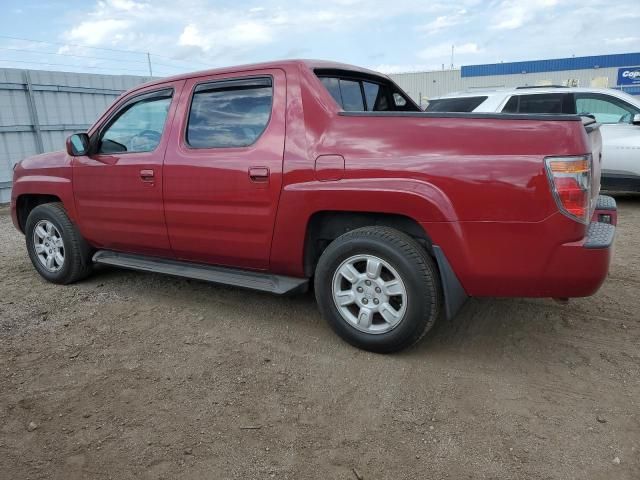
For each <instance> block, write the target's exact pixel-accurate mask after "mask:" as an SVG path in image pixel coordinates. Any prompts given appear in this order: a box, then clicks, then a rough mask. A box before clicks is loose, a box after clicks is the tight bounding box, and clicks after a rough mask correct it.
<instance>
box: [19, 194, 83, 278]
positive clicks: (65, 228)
mask: <svg viewBox="0 0 640 480" xmlns="http://www.w3.org/2000/svg"><path fill="white" fill-rule="evenodd" d="M44 220H48V221H49V222H51V223H52V224H53V225H54V226H55V228H56V229H57V230H58V232H59V233H60V235H61V237H62V240H63V242H64V249H63V253H64V262H62V266H61V268H60V269H59V270H58V271H55V272H52V271H49V270H47V268H46V267H45V266H44V265H42V263H41V262H40V260H39V259H38V254H37V253H36V251H35V246H34V230H35V228H36V225H38V223H39V222H41V221H44ZM25 240H26V243H27V252H28V253H29V258H30V259H31V263H33V266H34V267H35V269H36V270H37V271H38V273H39V274H40V275H41V276H42V277H43V278H44V279H46V280H48V281H50V282H52V283H58V284H65V285H66V284H69V283H73V282H77V281H78V280H81V279H83V278H84V277H86V276H87V275H89V273H91V268H92V262H91V247H90V246H89V245H88V244H87V242H86V241H85V240H84V238H82V236H81V235H80V232H79V231H78V229H77V228H76V227H75V225H74V224H73V223H72V222H71V220H70V219H69V217H68V215H67V212H66V211H65V209H64V207H63V206H62V203H46V204H43V205H38V206H37V207H36V208H34V209H33V210H32V211H31V213H30V214H29V217H28V218H27V223H26V225H25Z"/></svg>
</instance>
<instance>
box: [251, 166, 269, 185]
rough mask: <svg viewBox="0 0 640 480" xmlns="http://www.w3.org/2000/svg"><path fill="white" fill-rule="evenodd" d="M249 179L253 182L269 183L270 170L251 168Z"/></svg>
mask: <svg viewBox="0 0 640 480" xmlns="http://www.w3.org/2000/svg"><path fill="white" fill-rule="evenodd" d="M249 178H250V179H251V181H252V182H262V183H264V182H268V181H269V169H268V168H267V167H249Z"/></svg>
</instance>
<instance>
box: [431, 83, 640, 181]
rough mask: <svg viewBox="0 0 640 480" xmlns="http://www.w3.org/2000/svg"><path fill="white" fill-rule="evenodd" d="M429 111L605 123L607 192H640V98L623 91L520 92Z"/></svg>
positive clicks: (471, 97) (467, 95)
mask: <svg viewBox="0 0 640 480" xmlns="http://www.w3.org/2000/svg"><path fill="white" fill-rule="evenodd" d="M425 111H427V112H492V113H495V112H502V113H539V114H589V115H593V116H594V117H595V119H596V121H598V122H599V123H601V124H602V125H601V127H600V132H601V133H602V188H603V189H604V190H616V191H640V98H635V97H633V96H631V95H628V94H626V93H624V92H621V91H619V90H612V89H597V88H571V87H518V88H510V89H500V90H491V91H489V90H472V91H468V92H461V93H451V94H449V95H446V96H443V97H438V98H434V99H431V100H430V101H429V104H428V105H427V107H426V109H425Z"/></svg>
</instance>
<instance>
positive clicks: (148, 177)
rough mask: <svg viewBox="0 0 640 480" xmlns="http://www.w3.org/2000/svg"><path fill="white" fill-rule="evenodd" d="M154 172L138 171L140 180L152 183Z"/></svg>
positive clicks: (148, 170) (149, 170)
mask: <svg viewBox="0 0 640 480" xmlns="http://www.w3.org/2000/svg"><path fill="white" fill-rule="evenodd" d="M154 175H155V172H154V171H153V170H151V169H143V170H140V179H141V180H142V181H143V182H153V180H154Z"/></svg>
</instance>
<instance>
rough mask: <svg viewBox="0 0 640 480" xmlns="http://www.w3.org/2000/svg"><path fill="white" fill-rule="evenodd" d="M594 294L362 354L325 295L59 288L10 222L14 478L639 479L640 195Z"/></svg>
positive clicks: (174, 286) (124, 276) (7, 396)
mask: <svg viewBox="0 0 640 480" xmlns="http://www.w3.org/2000/svg"><path fill="white" fill-rule="evenodd" d="M618 203H619V207H620V225H619V229H618V238H617V240H616V249H617V250H616V256H615V260H614V263H613V265H612V268H611V273H610V277H609V279H608V281H607V282H606V283H605V285H604V287H603V288H602V289H601V291H600V292H599V293H598V294H597V295H595V296H594V297H591V298H585V299H577V300H572V301H571V302H570V303H569V304H568V305H560V304H557V303H555V302H553V301H551V300H498V299H474V300H471V301H469V302H468V303H467V305H466V306H465V307H464V309H463V311H462V312H461V314H460V315H459V316H458V317H457V318H456V319H455V320H454V321H452V322H446V323H443V324H442V325H441V326H440V328H439V330H438V331H437V332H436V334H435V335H433V336H431V337H430V338H428V339H427V340H426V341H423V342H422V343H421V344H419V345H418V346H417V347H416V348H413V349H410V350H409V351H406V352H404V353H401V354H397V355H392V356H382V355H375V354H371V353H367V352H363V351H359V350H356V349H354V348H352V347H350V346H348V345H347V344H345V343H343V342H342V341H340V340H339V339H338V338H337V337H336V336H335V335H334V334H333V333H332V332H331V331H330V330H329V328H328V327H327V326H326V325H325V324H324V322H323V321H322V319H321V318H320V316H319V314H318V311H317V309H316V306H315V304H314V301H313V297H312V296H311V295H310V294H309V295H303V296H298V297H293V298H281V297H275V296H270V295H267V294H261V293H255V292H249V291H243V290H239V289H233V288H225V287H221V286H216V285H210V284H206V283H201V282H196V281H189V280H183V279H176V278H169V277H162V276H159V275H152V274H143V273H136V272H129V271H120V270H115V269H101V270H100V271H98V272H96V274H94V275H93V276H92V277H91V278H89V279H88V280H86V281H84V282H81V283H79V284H77V285H71V286H67V287H60V286H55V285H51V284H48V283H45V282H44V281H43V280H41V279H40V277H39V276H38V275H37V274H36V273H35V271H34V270H33V268H32V266H31V264H30V262H29V260H28V258H27V255H26V253H25V249H24V239H23V237H22V236H21V235H20V234H19V233H18V232H17V231H15V230H14V229H13V226H12V224H11V221H10V218H9V216H8V211H7V209H6V208H3V209H1V210H0V266H1V268H2V270H1V271H2V275H1V277H0V392H1V396H0V478H2V479H23V478H33V479H35V478H56V479H65V480H67V479H75V478H96V479H102V478H134V477H135V478H144V479H146V478H149V479H151V478H167V479H173V478H187V479H196V478H207V479H218V478H221V479H222V478H225V479H226V478H237V479H254V478H255V479H264V478H286V479H311V478H314V479H356V480H357V479H393V480H398V479H415V478H429V479H440V478H450V479H465V478H473V479H482V478H491V479H493V478H496V479H498V478H499V479H502V478H505V479H518V478H522V479H525V478H527V479H529V478H536V479H574V478H575V479H616V480H623V479H638V478H640V417H639V412H640V409H639V402H640V381H639V380H640V375H639V373H640V346H639V345H640V342H639V340H640V314H639V313H638V312H639V310H640V309H639V307H640V288H639V287H640V197H620V198H619V199H618Z"/></svg>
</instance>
